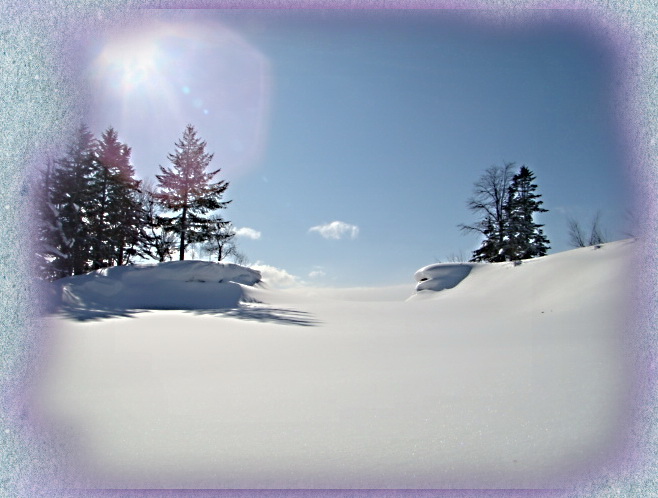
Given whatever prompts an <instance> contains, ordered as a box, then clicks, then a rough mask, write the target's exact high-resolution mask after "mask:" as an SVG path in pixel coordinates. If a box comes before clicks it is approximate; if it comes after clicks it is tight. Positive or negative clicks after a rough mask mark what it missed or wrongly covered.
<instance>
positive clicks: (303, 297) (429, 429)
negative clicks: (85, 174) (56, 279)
mask: <svg viewBox="0 0 658 498" xmlns="http://www.w3.org/2000/svg"><path fill="white" fill-rule="evenodd" d="M633 244H634V243H633V242H632V241H621V242H615V243H610V244H606V245H604V246H603V247H601V248H599V249H596V248H593V247H589V248H582V249H578V250H574V251H568V252H564V253H559V254H555V255H551V256H548V257H544V258H539V259H535V260H530V261H524V262H523V263H522V264H521V265H514V264H513V263H498V264H486V265H484V264H483V265H467V268H468V271H466V270H464V269H463V268H461V269H460V268H457V269H455V267H456V266H459V265H443V267H442V266H441V265H432V266H431V267H426V268H425V269H423V270H422V271H420V272H419V274H417V275H416V278H417V280H422V279H426V280H425V281H424V282H425V286H421V288H423V287H424V288H425V289H426V290H420V291H418V292H414V284H413V282H412V281H411V278H410V283H409V284H408V285H403V286H396V287H387V288H361V289H322V288H305V287H300V288H295V289H287V290H277V289H271V288H268V287H267V285H261V284H256V282H255V281H254V279H253V278H252V279H250V278H249V276H250V275H251V277H254V275H253V274H250V273H249V272H245V273H244V278H245V279H246V280H245V279H243V280H240V279H241V278H242V277H235V279H234V280H233V282H232V283H230V285H229V284H226V283H225V282H223V285H224V287H222V284H219V283H218V282H217V280H218V279H217V278H215V279H214V281H209V280H210V279H206V281H205V282H199V281H198V280H199V279H196V280H197V281H194V282H189V281H188V280H190V278H189V274H188V273H186V272H187V271H188V270H189V268H186V264H179V265H178V267H176V265H175V264H170V266H169V267H168V268H171V272H169V273H168V275H170V277H169V278H167V279H163V278H161V276H159V275H158V272H157V271H156V270H151V271H150V272H149V271H147V270H139V271H138V272H137V273H135V275H139V278H133V277H128V273H127V272H129V270H128V269H115V270H110V271H106V272H105V273H104V274H103V272H101V273H99V274H98V275H95V276H92V277H84V276H83V277H74V278H73V279H68V282H64V284H59V285H64V286H65V287H66V286H68V287H67V288H68V289H69V293H70V295H71V296H74V297H75V299H73V298H71V299H72V301H70V302H69V303H68V304H66V303H64V305H65V309H64V311H63V312H61V313H59V314H57V315H55V316H53V317H51V318H49V320H51V321H52V324H53V329H52V335H53V338H52V340H53V347H52V355H51V357H50V362H49V363H48V364H47V365H46V366H45V367H44V372H43V374H42V375H41V381H40V389H39V390H38V392H37V393H35V395H34V402H33V405H34V406H33V410H32V412H33V414H35V415H34V416H35V417H38V419H39V420H40V421H41V422H42V423H44V424H46V426H47V427H49V430H50V431H51V432H52V434H53V437H59V438H60V440H61V442H62V444H64V445H66V447H67V448H68V450H67V451H68V454H69V456H70V459H71V465H72V469H73V470H72V473H73V474H74V475H75V476H76V479H78V480H79V481H80V482H81V483H82V485H87V486H91V487H111V488H121V487H129V488H130V487H140V488H158V487H166V488H333V489H336V488H453V487H466V488H549V487H562V486H564V485H569V483H571V482H572V479H574V478H575V477H577V476H578V475H580V474H581V473H582V472H585V471H587V470H588V469H589V470H592V469H594V470H596V468H598V466H600V465H603V464H604V463H606V461H607V459H608V458H609V457H612V456H614V454H615V453H618V452H619V444H620V443H621V440H622V439H623V434H624V430H623V428H624V423H625V422H626V418H625V412H624V409H625V407H626V406H627V401H628V400H627V398H626V392H627V389H628V387H627V386H628V384H629V382H630V376H631V375H630V372H631V367H630V366H629V365H627V364H626V363H625V361H624V352H623V348H622V346H621V342H622V335H623V334H624V331H625V327H626V324H625V321H626V320H627V318H628V317H627V316H626V309H627V306H626V303H627V299H628V298H627V296H628V295H629V284H630V283H631V282H630V278H629V263H630V256H631V252H632V250H633ZM178 270H180V272H181V274H180V275H183V274H184V276H183V277H181V278H178V277H177V276H176V275H178ZM233 270H236V271H237V269H233ZM233 270H231V271H233ZM241 271H242V270H240V271H238V273H240V272H241ZM122 272H126V273H123V274H122ZM133 273H134V272H133ZM172 275H173V276H172ZM174 277H175V278H174ZM410 277H411V276H410ZM76 279H78V280H79V282H78V283H76V282H75V280H76ZM90 279H91V280H90ZM193 280H194V279H193ZM202 280H203V279H202ZM117 282H118V283H117ZM88 284H89V285H88ZM119 284H120V285H121V288H120V289H119V291H117V292H115V290H116V289H118V287H117V286H118V285H119ZM249 284H256V285H249ZM133 285H134V286H133ZM227 285H228V287H227ZM85 286H87V287H85ZM181 286H188V288H187V290H185V288H184V287H181ZM432 288H433V289H438V288H443V289H444V290H440V291H438V292H437V291H436V290H428V289H432ZM85 289H86V291H85ZM103 289H109V291H108V296H109V297H107V299H108V302H109V303H110V304H109V305H107V306H106V305H104V304H103V300H102V297H101V296H102V295H103V292H104V291H103ZM202 289H206V291H205V293H206V294H213V293H214V294H215V297H214V298H213V297H210V296H206V297H205V298H201V297H200V296H203V295H204V292H203V291H202ZM229 289H232V290H229ZM236 289H237V291H238V292H236V293H234V294H231V292H233V290H236ZM147 292H150V293H153V294H152V296H151V297H149V298H146V296H145V297H144V300H143V302H142V304H148V305H149V306H150V307H151V308H159V309H158V310H144V309H138V308H143V307H148V306H134V305H135V303H136V301H132V302H130V303H129V302H128V297H125V298H121V297H120V295H124V296H129V297H130V299H132V300H135V299H136V300H138V299H137V297H138V296H139V294H140V293H143V294H146V293H147ZM183 292H192V293H193V294H194V297H195V298H196V299H201V301H202V302H200V303H199V304H198V306H196V307H194V306H193V300H192V299H188V298H187V297H186V296H185V294H183ZM153 296H159V298H161V299H162V302H160V303H158V302H156V301H157V299H156V298H155V297H153ZM217 296H219V297H217ZM227 296H228V297H227ZM236 296H238V297H239V300H240V303H238V302H237V301H236V302H233V303H232V304H231V300H232V299H235V297H236ZM173 298H175V299H173ZM76 299H77V300H76ZM213 299H216V300H215V301H213ZM176 300H180V302H181V303H182V304H181V306H180V307H181V308H185V309H182V310H176V309H166V308H172V307H175V306H172V305H173V304H175V303H176ZM216 303H219V304H218V305H216ZM158 304H159V305H158ZM229 304H230V306H228V305H229ZM92 305H93V306H92ZM85 306H86V307H87V308H89V307H91V308H94V309H86V310H85ZM122 306H123V308H122Z"/></svg>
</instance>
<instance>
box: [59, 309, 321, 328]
mask: <svg viewBox="0 0 658 498" xmlns="http://www.w3.org/2000/svg"><path fill="white" fill-rule="evenodd" d="M162 310H170V311H184V312H186V313H192V314H195V315H211V316H216V317H220V318H222V317H226V318H237V319H239V320H250V321H255V322H267V323H278V324H281V325H297V326H301V327H312V326H317V325H319V324H320V321H319V320H317V319H315V318H314V317H313V316H312V315H311V314H310V313H307V312H305V311H298V310H294V309H290V308H275V307H271V306H268V305H265V304H240V305H239V306H237V307H230V308H214V309H198V308H194V309H185V308H173V307H172V308H149V309H126V308H105V307H94V308H87V307H80V306H67V305H64V306H61V307H60V308H59V309H57V310H53V312H54V314H55V315H59V316H61V317H63V318H66V319H69V320H75V321H78V322H91V321H99V320H105V319H110V318H136V316H137V315H139V314H142V313H148V312H152V311H162Z"/></svg>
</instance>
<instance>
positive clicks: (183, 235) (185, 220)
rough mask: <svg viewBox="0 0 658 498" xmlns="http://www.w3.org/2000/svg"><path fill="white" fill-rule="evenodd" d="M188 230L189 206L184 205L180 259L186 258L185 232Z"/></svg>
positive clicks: (181, 223) (181, 221)
mask: <svg viewBox="0 0 658 498" xmlns="http://www.w3.org/2000/svg"><path fill="white" fill-rule="evenodd" d="M186 232H187V206H183V214H182V216H181V220H180V250H179V255H180V258H179V259H180V260H181V261H183V260H184V259H185V233H186Z"/></svg>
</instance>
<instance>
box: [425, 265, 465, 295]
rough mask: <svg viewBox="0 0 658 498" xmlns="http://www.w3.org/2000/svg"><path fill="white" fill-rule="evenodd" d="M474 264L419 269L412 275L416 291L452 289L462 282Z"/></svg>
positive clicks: (433, 266)
mask: <svg viewBox="0 0 658 498" xmlns="http://www.w3.org/2000/svg"><path fill="white" fill-rule="evenodd" d="M474 266H476V263H437V264H435V265H429V266H425V267H423V268H421V269H420V270H418V271H417V272H416V273H415V274H414V278H415V279H416V280H417V281H418V285H416V291H422V290H433V291H440V290H443V289H452V288H453V287H455V286H456V285H458V284H459V282H461V281H462V280H464V279H465V278H466V277H467V276H468V274H469V273H470V272H471V270H472V269H473V267H474Z"/></svg>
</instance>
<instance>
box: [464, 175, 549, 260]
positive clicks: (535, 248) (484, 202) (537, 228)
mask: <svg viewBox="0 0 658 498" xmlns="http://www.w3.org/2000/svg"><path fill="white" fill-rule="evenodd" d="M513 168H514V163H506V164H505V165H504V166H503V167H500V166H492V167H490V168H488V169H487V170H486V171H485V173H484V174H483V175H482V177H481V178H480V179H479V180H478V181H477V182H476V183H475V185H474V195H473V197H471V198H470V199H469V201H468V207H469V209H470V210H471V211H473V212H475V213H476V214H479V215H481V216H482V218H481V219H480V220H478V221H477V222H476V223H474V224H472V225H463V224H462V225H460V228H461V229H462V230H463V231H467V232H478V233H480V234H482V235H483V236H484V240H483V241H482V244H481V245H480V247H479V248H478V249H476V250H475V251H473V256H472V258H471V261H488V262H500V261H516V260H520V259H529V258H534V257H537V256H544V255H545V254H546V252H547V250H548V249H550V247H549V245H548V244H549V241H548V239H547V238H546V236H545V235H544V233H543V230H542V227H543V225H541V224H538V223H535V221H534V214H535V213H544V212H547V210H546V209H544V208H542V207H541V206H542V204H543V202H542V201H541V200H539V198H540V197H541V195H540V194H537V193H536V190H537V185H536V184H534V183H533V182H534V180H535V175H534V173H532V171H530V169H528V168H527V167H526V166H522V167H521V168H520V170H519V172H518V173H516V174H513Z"/></svg>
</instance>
